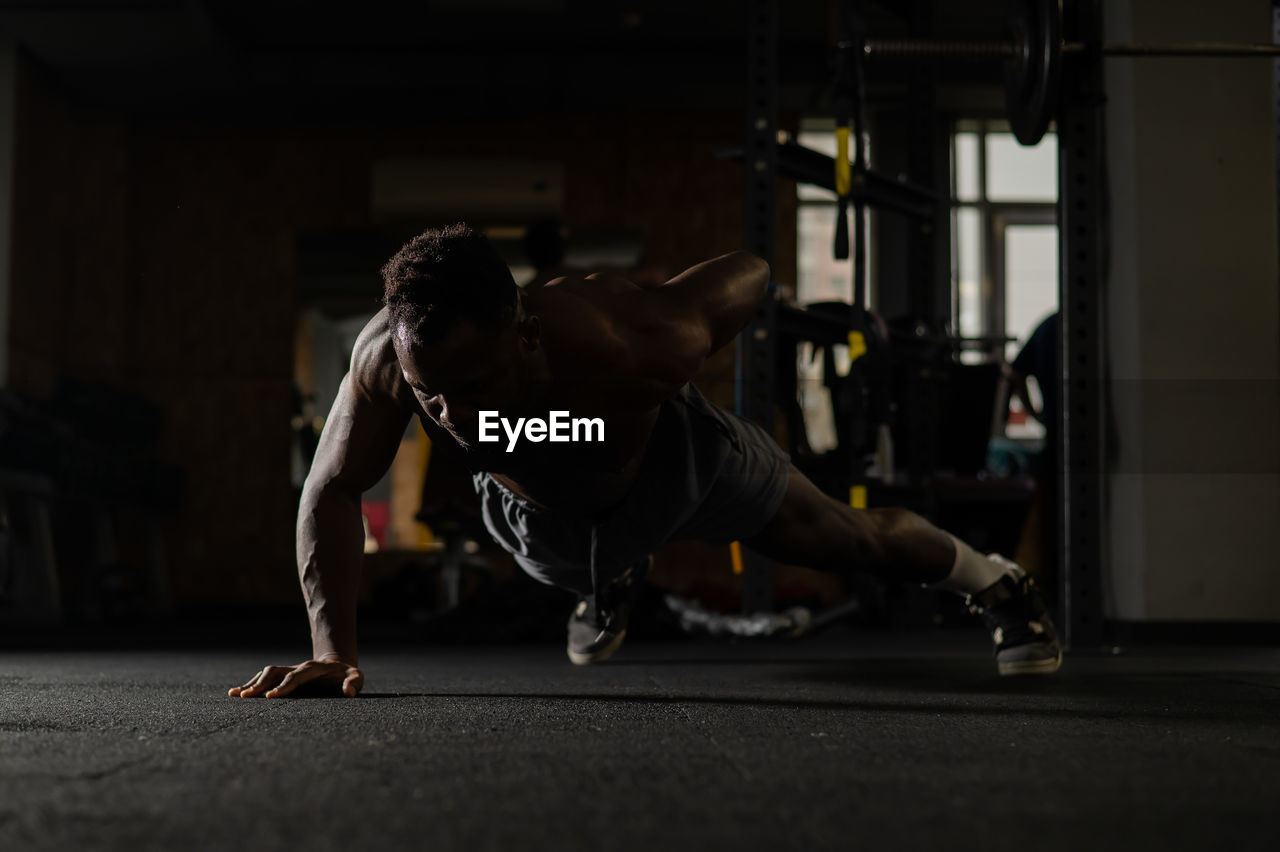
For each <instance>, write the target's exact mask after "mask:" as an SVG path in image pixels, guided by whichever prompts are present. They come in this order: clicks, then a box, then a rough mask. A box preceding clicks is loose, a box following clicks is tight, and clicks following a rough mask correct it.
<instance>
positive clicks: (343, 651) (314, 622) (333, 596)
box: [297, 485, 364, 665]
mask: <svg viewBox="0 0 1280 852" xmlns="http://www.w3.org/2000/svg"><path fill="white" fill-rule="evenodd" d="M297 551H298V579H299V580H300V581H301V583H302V594H303V596H304V597H305V598H306V601H307V617H308V618H309V619H310V620H311V652H312V657H313V658H314V659H320V658H322V657H325V656H337V657H339V658H340V659H342V660H343V661H345V662H347V663H350V664H351V665H356V664H357V663H358V661H359V660H358V651H357V645H356V602H357V599H358V597H359V592H360V567H361V561H362V560H363V558H364V524H363V523H362V522H361V517H360V500H359V498H358V497H352V496H350V495H348V494H345V493H343V492H342V491H341V490H340V489H337V488H323V487H318V486H314V487H313V486H310V485H308V487H306V488H305V489H304V490H303V494H302V503H301V505H300V506H299V509H298V530H297Z"/></svg>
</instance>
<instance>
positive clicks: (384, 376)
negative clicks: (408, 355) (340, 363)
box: [351, 308, 410, 403]
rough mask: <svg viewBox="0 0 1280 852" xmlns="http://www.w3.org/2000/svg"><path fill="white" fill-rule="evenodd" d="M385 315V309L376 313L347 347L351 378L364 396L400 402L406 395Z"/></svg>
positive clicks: (407, 392) (406, 391)
mask: <svg viewBox="0 0 1280 852" xmlns="http://www.w3.org/2000/svg"><path fill="white" fill-rule="evenodd" d="M387 316H388V313H387V309H386V308H383V309H382V310H380V311H378V313H376V314H374V316H373V318H372V319H370V320H369V322H367V323H365V326H364V328H363V329H361V330H360V334H359V335H357V336H356V342H355V344H354V345H353V346H352V347H351V379H352V382H353V384H354V385H355V386H356V388H357V389H359V390H360V391H362V392H363V393H364V394H365V395H368V396H382V397H388V398H390V399H394V400H395V401H397V402H401V403H403V402H406V401H407V399H408V398H409V396H410V394H409V390H408V385H407V384H406V383H405V381H404V374H403V373H402V372H401V369H400V361H399V359H398V358H396V350H395V346H394V345H393V344H392V338H391V326H390V323H389V322H388V321H387Z"/></svg>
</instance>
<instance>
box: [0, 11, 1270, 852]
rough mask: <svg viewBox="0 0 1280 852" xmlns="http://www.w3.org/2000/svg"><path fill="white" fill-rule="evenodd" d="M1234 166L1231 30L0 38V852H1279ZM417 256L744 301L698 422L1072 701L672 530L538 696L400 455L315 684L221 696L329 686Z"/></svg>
mask: <svg viewBox="0 0 1280 852" xmlns="http://www.w3.org/2000/svg"><path fill="white" fill-rule="evenodd" d="M1278 128H1280V3H1277V2H1271V3H1268V2H1261V0H1252V2H1250V0H1222V2H1219V3H1215V4H1212V9H1210V7H1209V5H1206V4H1198V3H1191V2H1186V0H1177V2H1157V0H1107V2H1103V0H1016V2H1008V0H975V2H966V3H954V2H942V0H785V2H784V0H741V2H729V0H705V2H704V1H703V0H695V2H684V3H676V2H668V1H667V0H635V2H614V0H602V1H601V2H586V0H520V1H519V2H517V0H470V2H464V1H463V0H426V2H417V3H407V2H368V3H337V2H332V0H315V2H299V1H298V0H259V1H258V2H255V3H238V2H231V0H102V2H84V0H41V1H40V2H37V0H0V848H3V849H7V850H28V849H30V850H69V849H79V848H88V849H126V848H127V849H138V848H154V849H175V848H189V849H219V850H221V849H227V848H232V847H242V848H248V849H285V848H288V849H338V848H342V849H351V848H358V849H363V848H369V849H383V848H391V849H396V848H435V849H457V850H481V849H608V850H615V849H616V850H628V849H652V848H655V847H668V848H673V849H674V848H679V849H686V848H687V849H720V848H741V849H765V848H769V849H846V848H852V847H855V846H858V845H875V846H878V847H883V848H887V849H930V850H932V849H941V848H956V849H975V850H977V849H982V850H992V849H1019V850H1026V849H1042V848H1043V849H1062V850H1076V849H1084V848H1090V849H1116V850H1120V849H1126V850H1131V849H1147V848H1151V849H1162V850H1164V849H1197V850H1198V849H1208V848H1224V849H1272V848H1274V844H1275V837H1276V836H1277V835H1280V808H1277V807H1276V803H1277V801H1280V723H1278V722H1277V714H1276V712H1275V709H1276V707H1277V706H1280V705H1277V701H1280V558H1278V557H1277V556H1276V553H1277V550H1276V535H1275V531H1276V529H1277V527H1278V526H1280V178H1277V175H1278V174H1280V171H1278V168H1280V166H1278V164H1280V154H1278V152H1280V129H1278ZM456 222H466V223H468V224H469V225H471V226H472V227H473V228H475V229H477V230H478V231H479V232H481V233H482V234H483V235H484V237H485V238H486V239H487V241H488V244H489V245H491V246H492V247H493V249H494V250H495V251H496V252H497V254H498V255H499V256H500V257H501V259H502V260H503V261H504V262H505V263H506V264H507V266H508V267H509V268H510V271H511V274H512V277H513V279H514V282H515V285H516V286H517V287H519V288H521V290H522V293H529V292H533V291H536V290H537V289H538V288H539V287H542V286H543V285H544V282H548V281H552V280H556V279H559V278H561V277H562V276H567V277H570V278H574V280H578V278H580V277H581V276H583V275H585V274H587V273H599V274H601V275H603V276H605V278H606V279H609V278H610V276H613V277H620V278H623V279H627V281H629V282H633V283H631V284H627V286H628V287H633V286H634V287H638V288H640V289H641V290H645V291H646V292H648V290H650V289H651V290H653V291H655V292H657V291H660V290H661V288H662V287H663V286H665V285H666V282H667V281H668V280H672V281H673V284H672V285H671V286H672V287H675V286H678V285H676V284H675V283H674V282H676V281H679V280H681V279H679V278H678V276H679V275H680V274H681V273H682V272H684V271H685V270H688V269H690V268H691V267H695V265H697V264H701V263H703V262H704V261H708V260H710V259H713V258H719V257H722V256H726V255H730V254H731V253H734V252H748V253H750V254H751V255H754V256H755V257H757V258H761V259H763V260H764V261H766V262H767V263H768V270H769V272H768V276H767V279H768V280H767V286H766V287H765V288H764V295H763V298H762V299H760V300H759V303H758V305H757V306H756V307H755V308H753V309H752V310H753V313H751V314H750V315H749V316H746V317H745V320H744V322H745V325H744V324H743V323H739V325H738V326H737V327H738V328H741V331H740V333H737V334H736V336H735V337H734V338H733V340H732V342H731V343H729V344H728V345H725V346H723V347H722V348H720V349H718V350H717V351H714V352H712V353H711V354H710V356H709V357H707V358H706V360H705V362H700V366H699V367H698V369H697V370H696V373H695V374H693V375H692V377H691V384H692V385H693V386H694V387H696V389H697V390H698V391H699V392H700V393H701V395H702V396H703V397H705V398H706V400H707V401H709V402H710V403H711V404H713V405H714V406H719V407H720V408H722V409H724V410H725V411H731V412H735V413H736V414H737V415H738V416H739V417H740V418H742V420H743V421H744V422H749V423H753V424H755V425H756V426H758V427H759V428H760V429H761V430H763V431H762V432H760V434H761V435H767V438H766V439H767V440H768V439H771V440H772V442H773V443H774V444H776V448H777V450H778V451H779V452H781V453H785V454H786V456H787V458H788V459H789V463H790V464H791V465H792V466H793V468H794V470H795V471H796V472H797V474H798V475H803V477H805V478H807V479H808V480H809V481H811V482H812V483H813V485H814V486H816V487H817V489H818V490H820V491H821V492H822V493H824V494H825V495H826V497H827V498H830V499H831V500H833V501H836V502H838V503H839V504H840V510H841V511H842V512H850V511H851V510H852V516H857V517H869V516H871V515H872V514H874V513H877V512H883V511H886V510H888V509H890V508H901V509H906V510H909V511H910V513H914V514H913V517H914V516H916V515H918V516H919V517H920V518H923V519H925V520H926V521H927V522H928V524H930V525H932V526H933V527H936V528H937V529H940V530H945V531H947V532H949V533H951V534H953V535H954V536H955V537H956V538H957V539H960V540H963V541H964V542H967V544H968V545H969V546H970V547H971V548H972V551H973V552H974V553H976V554H979V556H976V557H974V558H976V559H979V560H981V561H982V564H983V565H984V566H987V565H994V564H997V562H991V561H989V560H988V559H987V558H986V557H983V556H981V554H999V555H1000V558H1001V559H1002V560H1004V559H1007V560H1012V562H1013V563H1016V566H1018V571H1019V572H1020V573H1019V574H1018V575H1017V576H1019V577H1027V578H1030V579H1031V580H1032V581H1034V584H1035V587H1036V588H1037V589H1038V594H1039V595H1040V596H1041V597H1042V599H1043V604H1044V606H1045V607H1046V612H1047V613H1049V614H1051V615H1052V622H1053V624H1054V625H1056V639H1057V642H1058V643H1059V644H1060V648H1061V651H1062V655H1061V663H1060V668H1056V670H1053V671H1052V672H1051V673H1047V674H1036V675H1035V676H1030V675H1026V674H1023V676H1015V677H1006V676H1002V675H1006V674H1009V673H1010V671H1011V670H1009V669H1007V666H1006V662H1005V660H1004V659H1003V658H1001V657H1000V656H999V652H1000V651H1001V649H1002V648H1003V647H1005V646H1004V645H1003V644H1002V643H1003V642H1005V641H1006V639H1007V637H1006V636H1005V634H1004V633H1002V632H1001V631H1000V630H998V629H997V630H996V631H995V632H989V631H988V630H987V629H984V623H986V622H984V621H983V620H981V619H980V618H977V617H975V613H976V612H977V610H976V609H974V607H973V604H972V601H973V600H975V598H972V597H966V595H965V594H964V593H960V594H957V592H956V591H955V589H954V588H943V587H935V585H933V584H929V583H923V582H892V581H889V580H886V579H885V576H884V572H879V573H877V572H871V573H868V571H867V570H866V566H865V565H864V566H859V565H858V564H849V565H848V566H847V567H844V566H842V568H841V569H840V570H835V571H832V570H818V569H817V568H816V567H815V566H813V565H807V564H799V563H797V564H792V563H789V562H786V561H782V560H779V559H774V558H768V557H766V556H765V555H764V554H763V553H761V552H759V551H758V550H755V549H753V548H751V547H749V546H746V545H744V544H742V543H741V542H740V541H734V542H733V543H731V544H729V543H725V542H720V541H704V540H692V539H691V540H683V539H681V540H671V541H666V542H664V543H662V544H661V546H660V547H657V549H656V550H654V552H653V553H652V556H653V559H652V563H651V564H649V565H648V567H647V569H646V570H645V571H644V572H643V574H639V573H637V575H636V577H637V579H636V580H635V582H634V585H633V586H631V587H629V592H628V594H629V595H630V598H629V604H628V607H629V624H627V625H626V630H625V641H623V642H621V644H620V645H619V646H617V647H616V653H613V649H612V648H611V649H610V652H609V653H611V654H612V656H609V657H608V659H603V657H602V658H601V661H599V662H595V663H593V664H591V665H574V664H572V663H571V662H570V659H567V658H566V645H565V642H566V620H567V619H568V620H570V623H571V624H572V623H573V622H572V620H573V619H574V618H576V617H578V615H580V611H579V610H575V606H576V605H577V603H578V597H577V596H576V595H575V593H574V592H573V591H570V590H568V589H566V588H560V587H557V586H555V585H549V584H545V583H540V582H538V581H537V580H536V579H534V578H533V577H532V576H530V575H529V573H527V572H526V570H522V567H521V565H522V563H518V562H517V560H516V558H515V557H513V555H512V554H511V553H509V552H508V551H509V549H510V548H508V547H505V546H503V545H502V544H501V542H498V541H497V540H496V539H495V537H494V536H493V535H491V533H490V528H491V525H490V524H489V518H488V515H487V514H485V512H486V511H487V510H485V509H483V508H481V502H480V500H481V498H479V497H478V496H477V486H475V485H474V484H473V481H472V477H471V473H472V472H474V471H472V470H469V469H468V462H469V459H468V458H466V457H465V456H464V455H463V454H461V453H459V452H458V450H457V448H456V447H455V446H454V445H453V444H452V443H451V442H450V441H449V440H448V439H447V437H448V436H447V433H446V432H444V431H441V430H440V429H438V428H435V426H433V424H430V423H426V422H425V421H421V420H420V419H419V418H411V419H409V420H408V425H407V426H406V427H405V429H404V432H403V435H402V436H401V437H400V438H399V444H398V449H395V447H393V448H392V449H393V452H392V453H390V454H388V458H387V463H386V466H385V473H381V478H380V479H377V481H376V484H373V485H371V486H370V487H368V488H365V489H363V490H362V493H361V494H360V495H358V500H357V501H356V503H354V504H353V508H352V512H357V510H358V515H359V518H360V522H361V526H362V528H363V535H364V545H363V554H362V556H360V557H359V560H358V561H359V573H358V577H357V579H356V581H355V582H356V583H357V585H356V586H353V587H352V591H351V594H352V599H353V600H356V599H358V625H359V627H358V630H359V661H358V667H359V670H360V672H361V673H362V677H363V680H362V681H361V683H362V687H360V688H358V692H359V694H358V695H348V696H347V697H344V696H343V695H342V694H341V690H340V689H339V688H338V686H340V685H341V684H338V685H335V684H332V683H328V684H323V683H322V682H321V681H320V680H317V681H315V682H314V683H311V684H309V685H308V687H307V688H303V687H300V688H298V689H297V690H296V691H295V692H293V693H292V694H289V695H287V696H281V697H270V698H268V697H263V695H262V694H260V693H259V694H255V695H252V696H251V697H250V694H249V693H246V694H245V697H243V698H242V697H238V696H237V695H235V692H236V691H237V689H244V688H246V687H247V686H248V684H251V683H253V682H255V680H254V679H255V677H258V676H259V675H258V673H259V672H263V673H264V675H265V674H266V669H264V667H273V666H284V667H293V666H298V665H300V664H302V663H303V662H304V661H308V660H309V659H311V658H312V657H313V654H314V655H317V656H319V654H318V651H317V650H316V649H317V648H318V647H319V645H318V644H313V640H314V639H315V635H314V634H313V630H315V629H316V628H315V623H314V618H313V619H312V620H311V622H310V623H309V612H308V607H307V603H306V601H307V600H308V598H307V597H306V595H307V594H309V592H308V591H307V589H306V588H305V585H306V584H305V583H300V564H301V562H302V561H304V560H303V557H302V556H301V554H302V552H303V551H304V550H305V549H306V547H305V546H304V545H305V542H306V541H308V540H309V539H307V538H306V536H307V535H311V533H304V531H303V528H304V527H305V526H306V523H305V518H306V517H307V516H308V512H309V511H310V509H309V508H308V507H309V506H310V505H311V504H310V503H309V502H308V501H309V500H310V499H311V495H312V494H313V491H309V490H308V482H309V481H310V482H311V483H312V484H313V485H314V483H315V481H316V477H317V474H316V473H315V470H318V469H319V467H318V462H317V461H316V459H317V458H324V456H325V453H326V452H329V450H327V449H326V447H327V446H330V445H331V444H332V441H333V438H332V437H331V436H332V434H333V433H335V432H336V431H337V430H338V429H339V427H338V426H335V425H334V424H340V423H342V422H345V421H344V420H343V418H342V417H339V416H338V412H340V411H341V410H342V406H343V405H344V404H345V403H344V399H347V396H345V395H344V393H345V391H344V390H343V389H344V388H347V387H349V384H348V383H349V381H350V377H349V376H348V372H349V370H352V369H353V368H352V365H353V364H354V363H355V360H357V356H356V353H357V350H358V349H359V346H360V343H359V338H360V335H361V331H362V329H366V327H367V324H371V321H372V320H374V319H375V318H376V316H378V315H379V311H380V310H381V309H382V306H383V299H384V274H383V272H382V270H383V266H384V264H387V263H388V260H389V259H390V258H392V257H393V255H396V254H397V252H398V251H399V250H400V249H401V247H402V246H404V245H405V244H406V243H407V242H408V241H409V240H410V239H412V238H414V237H415V235H418V234H420V233H422V232H424V230H428V229H439V228H441V227H443V226H447V225H450V224H452V223H456ZM582 280H584V281H585V282H586V283H587V284H590V283H591V281H592V280H593V279H582ZM601 286H602V287H603V286H604V284H602V285H601ZM521 298H524V296H523V295H522V296H521ZM522 304H523V303H522ZM654 333H655V334H657V333H658V332H654ZM623 369H624V367H622V366H620V367H619V371H622V370H623ZM619 375H622V373H621V372H620V373H619ZM344 376H346V377H347V378H344ZM664 410H665V409H664ZM660 422H665V421H660ZM326 423H328V424H330V427H329V431H328V432H325V431H324V430H325V426H326ZM656 428H657V427H655V429H656ZM326 436H329V437H326ZM392 437H393V443H394V435H393V436H392ZM654 455H655V454H653V453H651V454H649V455H645V456H644V458H645V459H646V460H647V461H648V462H649V465H650V467H651V468H652V470H651V471H650V472H649V474H648V476H649V477H650V479H653V478H654V477H662V476H669V477H670V478H672V479H679V478H681V477H684V476H685V474H686V471H685V470H684V469H683V468H678V467H677V466H676V465H675V463H674V462H673V463H671V466H670V469H669V470H668V469H667V467H664V459H663V458H662V457H661V456H659V457H657V458H656V459H655V458H654ZM392 456H393V457H392ZM371 481H372V480H371ZM601 508H602V511H604V510H606V509H607V508H608V507H601ZM353 517H354V515H353ZM300 519H302V520H300ZM316 535H324V533H323V532H321V533H316ZM594 546H595V545H594V544H593V545H592V547H593V548H594ZM956 547H957V550H956V553H957V556H956V564H957V566H959V565H960V563H961V561H962V557H961V556H960V555H959V554H960V551H959V549H958V548H959V545H957V546H956ZM593 552H594V551H593ZM593 558H594V557H593ZM991 559H993V560H994V559H996V557H991ZM998 564H1000V565H1004V564H1007V563H1005V562H1003V561H999V563H998ZM584 570H585V569H584ZM592 570H593V571H594V570H595V569H594V565H593V568H592ZM956 570H959V569H958V568H957V569H956ZM594 576H595V575H594V573H593V574H592V583H593V584H594V583H595V579H594ZM593 589H595V590H596V591H598V589H596V588H595V587H594V585H593ZM584 600H585V599H584ZM593 600H595V599H594V598H593ZM593 605H594V604H593ZM601 606H603V604H601ZM601 612H603V610H601ZM575 613H577V615H575ZM987 626H988V627H990V625H989V624H988V625H987ZM1036 629H1037V630H1040V628H1038V627H1037V628H1036ZM573 641H574V640H573V638H572V631H570V637H569V643H570V644H569V650H570V657H571V658H572V656H573V647H574V646H573ZM619 641H621V640H620V639H619ZM993 643H994V644H993ZM575 661H576V660H575ZM997 662H999V667H998V666H997ZM348 663H350V664H351V665H354V661H348ZM1055 665H1056V664H1055ZM339 681H341V678H339ZM264 688H265V687H264ZM229 691H230V692H229Z"/></svg>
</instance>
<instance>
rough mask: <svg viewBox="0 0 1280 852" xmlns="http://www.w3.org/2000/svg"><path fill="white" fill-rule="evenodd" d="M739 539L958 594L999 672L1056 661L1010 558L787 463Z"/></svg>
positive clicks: (783, 558)
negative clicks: (761, 511) (859, 501)
mask: <svg viewBox="0 0 1280 852" xmlns="http://www.w3.org/2000/svg"><path fill="white" fill-rule="evenodd" d="M743 543H744V544H746V545H747V546H748V547H750V548H752V549H753V550H755V551H757V552H759V553H761V554H763V555H765V556H767V557H769V558H771V559H776V560H778V561H780V562H787V563H790V564H793V565H806V566H809V567H811V568H817V569H819V570H826V571H837V572H843V571H849V570H856V571H866V572H868V573H871V574H874V575H876V576H878V577H881V578H882V579H885V580H888V581H892V582H900V583H922V584H926V585H931V586H935V587H937V588H942V589H950V590H953V591H956V592H960V593H962V594H965V595H966V599H967V601H968V603H969V608H970V610H971V611H972V612H974V614H976V615H979V616H981V617H982V619H983V621H984V622H985V623H986V624H987V627H988V629H989V630H990V631H991V633H992V639H993V640H994V641H995V644H996V660H997V662H998V664H999V669H1000V673H1001V674H1032V673H1046V672H1051V671H1055V670H1056V669H1057V668H1058V666H1059V664H1060V663H1061V660H1062V655H1061V649H1060V648H1059V647H1058V642H1057V636H1056V633H1055V631H1054V627H1053V622H1052V620H1051V619H1050V617H1049V614H1048V611H1047V610H1046V609H1045V607H1044V603H1043V602H1042V601H1041V599H1040V595H1039V593H1038V592H1037V591H1036V590H1035V587H1034V584H1032V582H1031V580H1030V578H1029V577H1027V576H1026V575H1025V572H1023V571H1022V569H1021V568H1019V567H1018V566H1017V565H1015V564H1014V563H1012V562H1009V561H1008V560H1006V559H1003V558H1000V557H996V558H991V557H987V556H983V555H982V554H980V553H977V552H975V551H974V550H973V548H971V547H969V546H968V545H967V544H965V543H964V542H962V541H960V540H959V539H957V538H955V537H954V536H952V535H950V534H949V533H946V532H943V531H942V530H940V529H938V528H937V527H935V526H933V525H932V524H930V523H929V522H928V521H926V520H925V519H924V518H921V517H920V516H919V515H916V514H915V513H913V512H909V511H907V510H905V509H865V510H862V509H854V508H852V507H850V506H847V505H845V504H844V503H841V502H840V501H838V500H833V499H832V498H830V497H828V496H827V495H826V494H823V493H822V492H821V491H819V490H818V488H817V486H815V485H814V484H813V483H812V482H810V481H809V480H808V478H807V477H805V476H804V474H802V473H800V472H799V471H798V470H796V469H795V468H794V467H792V468H791V472H790V475H789V476H788V477H787V490H786V494H785V496H784V497H783V500H782V504H781V506H779V508H778V511H777V513H776V514H775V515H774V516H773V519H772V520H770V521H769V523H768V524H766V525H765V527H764V529H763V530H761V531H760V532H759V533H758V534H757V535H755V536H753V537H752V538H750V539H748V540H746V541H744V542H743Z"/></svg>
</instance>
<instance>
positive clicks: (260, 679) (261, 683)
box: [239, 666, 288, 698]
mask: <svg viewBox="0 0 1280 852" xmlns="http://www.w3.org/2000/svg"><path fill="white" fill-rule="evenodd" d="M287 671H288V669H286V668H283V667H282V666H267V667H266V668H265V669H263V670H262V671H260V672H258V675H257V676H256V677H255V678H254V679H253V680H251V681H249V682H248V683H246V684H245V685H244V686H242V687H240V693H239V697H240V698H250V697H252V696H254V695H257V694H258V693H260V692H263V691H264V690H267V689H269V688H271V687H272V686H274V685H275V684H277V683H279V682H280V679H281V677H282V673H283V672H287Z"/></svg>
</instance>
